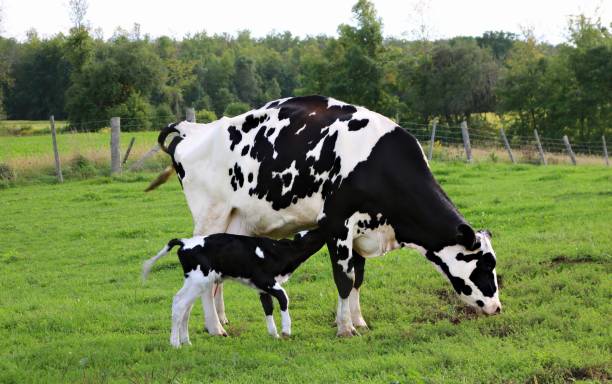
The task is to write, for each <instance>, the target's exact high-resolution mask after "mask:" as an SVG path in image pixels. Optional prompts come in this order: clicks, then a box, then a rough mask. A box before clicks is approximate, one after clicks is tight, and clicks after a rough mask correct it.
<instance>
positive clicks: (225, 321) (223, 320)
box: [219, 314, 229, 325]
mask: <svg viewBox="0 0 612 384" xmlns="http://www.w3.org/2000/svg"><path fill="white" fill-rule="evenodd" d="M219 322H220V323H221V325H226V324H229V320H228V319H227V317H226V316H225V314H222V315H219Z"/></svg>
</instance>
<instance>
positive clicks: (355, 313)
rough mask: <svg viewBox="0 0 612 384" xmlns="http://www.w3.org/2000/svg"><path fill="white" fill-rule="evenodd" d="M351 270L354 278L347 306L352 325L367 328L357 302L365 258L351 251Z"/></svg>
mask: <svg viewBox="0 0 612 384" xmlns="http://www.w3.org/2000/svg"><path fill="white" fill-rule="evenodd" d="M353 270H354V271H355V280H354V282H353V288H352V289H351V293H350V294H349V306H350V309H351V320H352V321H353V326H355V327H359V328H365V329H367V328H368V324H367V323H366V322H365V320H364V319H363V316H362V315H361V305H360V304H359V288H360V287H361V284H362V283H363V277H364V272H365V258H364V257H363V256H361V255H360V254H358V253H357V252H354V251H353Z"/></svg>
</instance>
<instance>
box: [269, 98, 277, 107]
mask: <svg viewBox="0 0 612 384" xmlns="http://www.w3.org/2000/svg"><path fill="white" fill-rule="evenodd" d="M278 104H280V100H276V101H273V102H271V103H270V104H269V105H268V108H276V107H278Z"/></svg>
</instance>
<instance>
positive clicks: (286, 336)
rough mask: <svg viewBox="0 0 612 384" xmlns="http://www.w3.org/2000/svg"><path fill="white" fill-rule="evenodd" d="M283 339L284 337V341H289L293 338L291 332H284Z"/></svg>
mask: <svg viewBox="0 0 612 384" xmlns="http://www.w3.org/2000/svg"><path fill="white" fill-rule="evenodd" d="M281 337H282V338H283V339H288V338H290V337H291V332H289V333H287V332H282V333H281Z"/></svg>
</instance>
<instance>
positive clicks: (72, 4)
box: [68, 0, 89, 29]
mask: <svg viewBox="0 0 612 384" xmlns="http://www.w3.org/2000/svg"><path fill="white" fill-rule="evenodd" d="M68 7H69V10H70V21H72V25H73V26H74V28H76V29H82V28H85V15H86V14H87V8H89V3H88V2H87V0H69V1H68Z"/></svg>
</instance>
